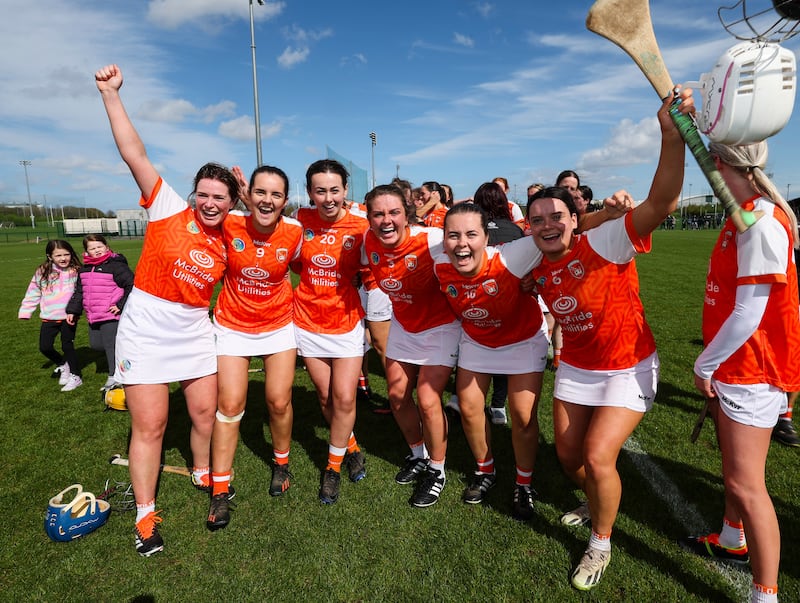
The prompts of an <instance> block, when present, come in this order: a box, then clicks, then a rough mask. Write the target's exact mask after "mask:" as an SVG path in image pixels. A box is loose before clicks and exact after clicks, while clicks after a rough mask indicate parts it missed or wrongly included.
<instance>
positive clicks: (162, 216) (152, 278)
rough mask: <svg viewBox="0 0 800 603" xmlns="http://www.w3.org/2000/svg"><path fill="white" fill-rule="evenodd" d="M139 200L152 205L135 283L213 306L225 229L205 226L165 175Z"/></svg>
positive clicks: (153, 292) (148, 290)
mask: <svg viewBox="0 0 800 603" xmlns="http://www.w3.org/2000/svg"><path fill="white" fill-rule="evenodd" d="M139 205H141V206H142V207H144V208H145V209H146V210H147V216H148V218H149V222H148V224H147V231H146V233H145V237H144V246H143V247H142V255H141V258H140V259H139V263H138V264H137V265H136V275H135V276H134V283H133V284H134V285H135V286H136V288H137V289H140V290H142V291H145V292H146V293H149V294H150V295H153V296H155V297H159V298H161V299H165V300H167V301H171V302H177V303H181V304H187V305H189V306H195V307H201V308H202V307H208V306H209V305H210V304H211V296H212V294H213V293H214V285H215V284H216V283H217V281H218V280H219V279H220V278H222V273H223V272H224V270H225V262H226V257H225V246H224V245H223V243H222V233H221V232H220V231H219V230H215V229H211V228H205V227H204V226H203V224H202V223H201V222H200V221H199V220H197V219H196V217H195V214H194V211H193V210H192V208H191V207H189V205H188V204H187V203H186V201H185V200H184V199H183V198H182V197H181V196H180V195H178V193H176V192H175V191H174V190H172V188H171V187H170V186H169V185H168V184H167V183H166V182H164V181H163V180H161V179H160V178H159V180H158V182H157V183H156V186H155V188H153V192H152V193H151V195H150V198H149V199H145V198H144V197H142V199H141V200H140V201H139Z"/></svg>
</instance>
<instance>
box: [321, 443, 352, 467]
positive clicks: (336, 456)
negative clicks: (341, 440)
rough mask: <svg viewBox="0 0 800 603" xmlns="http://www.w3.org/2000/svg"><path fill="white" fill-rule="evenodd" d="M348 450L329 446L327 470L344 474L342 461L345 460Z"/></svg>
mask: <svg viewBox="0 0 800 603" xmlns="http://www.w3.org/2000/svg"><path fill="white" fill-rule="evenodd" d="M346 451H347V449H346V448H337V447H336V446H328V465H327V466H326V467H325V470H326V471H327V470H328V469H332V470H333V471H335V472H336V473H341V472H342V461H343V460H344V453H345V452H346Z"/></svg>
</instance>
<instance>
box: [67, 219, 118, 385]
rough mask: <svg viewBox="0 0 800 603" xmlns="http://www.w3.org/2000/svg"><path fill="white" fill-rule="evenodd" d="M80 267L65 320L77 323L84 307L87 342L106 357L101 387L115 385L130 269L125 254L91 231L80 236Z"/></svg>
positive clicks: (72, 323)
mask: <svg viewBox="0 0 800 603" xmlns="http://www.w3.org/2000/svg"><path fill="white" fill-rule="evenodd" d="M83 248H84V250H85V251H86V252H85V253H84V254H83V267H82V268H81V269H80V270H79V271H78V282H77V284H76V286H75V292H74V293H73V294H72V299H71V300H70V301H69V303H68V304H67V322H68V323H69V324H71V325H74V324H76V323H77V321H78V318H79V317H80V315H81V312H82V311H83V310H86V320H88V321H89V345H91V346H92V349H94V350H100V351H105V353H106V359H107V360H108V379H106V382H105V384H104V385H103V387H101V388H100V389H101V391H102V390H106V389H110V388H112V387H114V386H115V385H117V382H116V380H115V379H114V371H115V367H116V363H115V360H114V353H115V347H116V346H115V343H116V339H117V326H118V325H119V317H120V313H121V312H122V308H123V306H124V305H125V301H126V300H127V299H128V294H129V293H130V292H131V289H132V288H133V271H132V270H131V269H130V267H129V266H128V260H126V259H125V256H123V255H120V254H117V253H114V252H113V251H111V249H110V248H109V247H108V243H107V242H106V239H105V237H104V236H103V235H99V234H90V235H87V236H86V237H84V239H83Z"/></svg>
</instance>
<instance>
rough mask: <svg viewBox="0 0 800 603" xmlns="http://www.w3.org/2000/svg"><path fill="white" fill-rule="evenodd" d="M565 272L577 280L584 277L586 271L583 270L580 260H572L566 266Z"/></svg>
mask: <svg viewBox="0 0 800 603" xmlns="http://www.w3.org/2000/svg"><path fill="white" fill-rule="evenodd" d="M567 270H569V272H570V274H571V275H572V276H574V277H575V278H576V279H579V280H580V279H582V278H583V277H584V276H586V271H585V270H584V268H583V264H581V261H580V260H572V261H571V262H570V263H569V264H567Z"/></svg>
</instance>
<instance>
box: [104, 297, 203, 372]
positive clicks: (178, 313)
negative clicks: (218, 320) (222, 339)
mask: <svg viewBox="0 0 800 603" xmlns="http://www.w3.org/2000/svg"><path fill="white" fill-rule="evenodd" d="M116 365H117V366H116V373H115V377H116V379H117V380H118V381H119V382H120V383H123V384H125V385H135V384H139V383H172V382H173V381H184V380H186V379H196V378H197V377H205V376H206V375H213V374H214V373H216V372H217V351H216V347H215V346H214V331H213V328H212V326H211V320H210V319H209V317H208V308H197V307H194V306H189V305H186V304H179V303H176V302H171V301H167V300H165V299H161V298H160V297H155V296H154V295H150V294H149V293H145V292H144V291H142V290H140V289H137V288H136V287H134V288H133V290H132V291H131V294H130V296H129V297H128V301H127V302H126V303H125V311H124V312H123V313H122V316H121V318H120V321H119V328H118V329H117V344H116Z"/></svg>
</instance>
